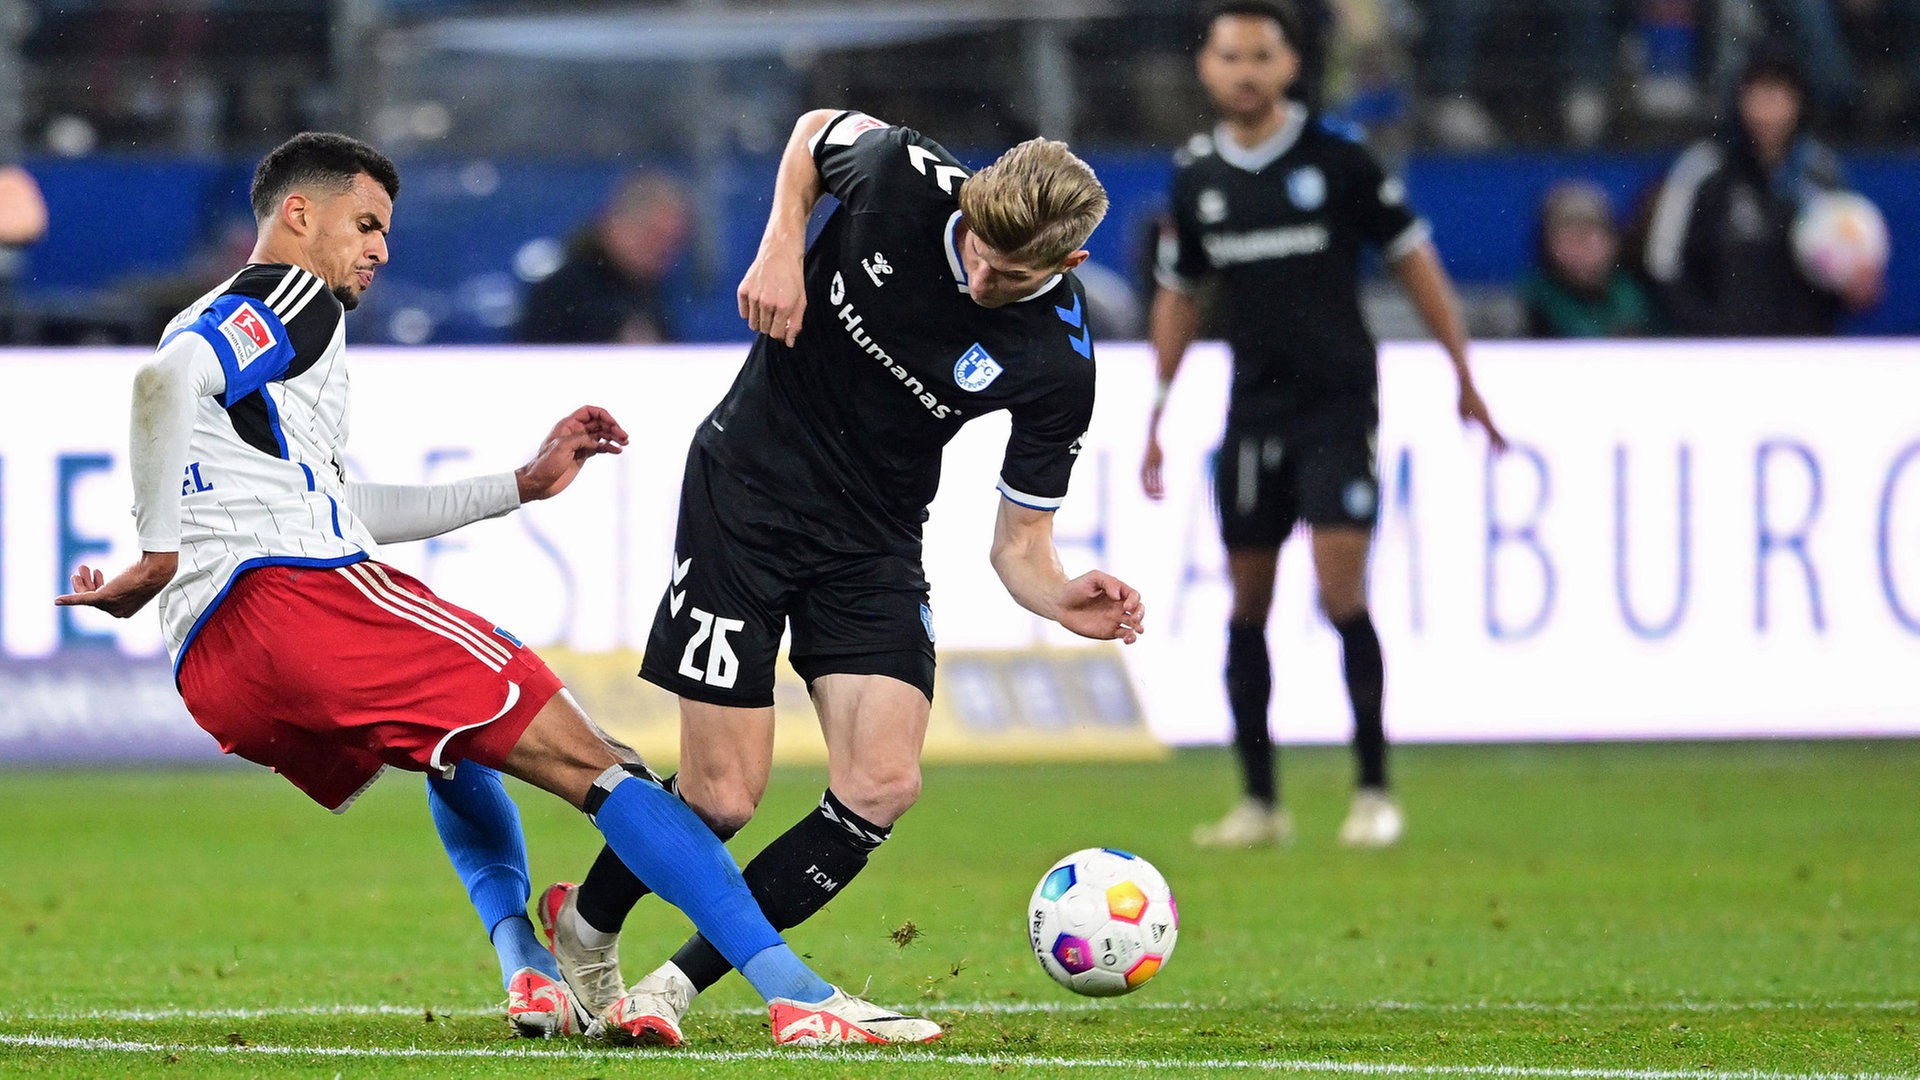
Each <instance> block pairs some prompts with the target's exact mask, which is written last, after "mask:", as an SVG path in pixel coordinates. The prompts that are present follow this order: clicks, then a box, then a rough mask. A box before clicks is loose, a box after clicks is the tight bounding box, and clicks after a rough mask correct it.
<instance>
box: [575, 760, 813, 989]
mask: <svg viewBox="0 0 1920 1080" xmlns="http://www.w3.org/2000/svg"><path fill="white" fill-rule="evenodd" d="M587 812H588V816H589V817H591V818H592V820H593V823H594V825H595V826H597V827H598V828H599V829H600V832H601V834H602V835H604V836H605V837H606V838H607V844H608V845H609V846H610V847H612V848H613V852H614V854H616V855H618V856H620V861H621V862H624V863H626V864H627V868H628V869H629V870H632V871H633V874H634V876H635V877H637V878H639V879H640V880H641V881H643V882H645V883H646V885H647V887H648V888H650V889H652V890H653V891H654V892H656V893H659V894H660V898H661V899H662V900H665V901H666V902H667V903H669V904H672V905H673V906H674V907H677V908H679V909H680V910H681V911H683V912H685V913H686V915H687V918H689V919H692V920H693V925H694V926H695V927H696V928H697V929H698V930H699V931H700V933H701V936H703V937H705V938H706V939H707V940H708V941H710V942H712V943H713V947H714V948H716V949H718V950H720V955H721V956H724V957H726V958H727V962H728V963H730V964H732V965H733V966H734V967H736V968H738V969H739V971H740V974H742V975H744V976H746V979H747V981H748V982H749V983H752V984H753V988H754V989H755V990H756V991H758V992H759V994H760V996H761V997H762V998H765V999H769V1000H771V999H773V998H777V997H784V998H792V999H794V1000H796V1001H806V1002H815V1001H824V1000H825V999H827V998H828V997H831V996H832V995H833V988H832V987H831V986H828V985H827V983H826V982H825V981H824V980H823V979H821V978H820V977H819V976H818V975H815V974H814V973H813V971H812V970H811V969H809V968H808V967H807V966H806V964H804V963H802V962H801V960H800V958H799V957H798V956H796V955H795V954H794V952H793V950H792V949H790V948H788V947H787V944H786V942H784V941H782V940H781V939H780V934H779V932H778V931H776V930H774V928H773V926H772V924H770V923H768V922H767V917H766V916H765V915H764V914H762V913H761V911H760V905H759V904H758V903H757V902H756V901H755V900H754V899H753V893H751V892H749V891H748V890H747V882H746V879H744V878H742V877H741V876H740V867H739V865H738V864H736V863H735V862H734V861H733V856H732V855H731V854H729V853H728V852H727V849H726V847H725V845H723V844H721V843H720V841H719V839H717V838H716V837H715V836H714V835H713V830H711V829H709V828H707V826H706V823H705V822H703V821H701V820H700V819H699V818H698V817H695V816H694V813H693V811H692V810H689V809H688V808H687V804H686V803H683V802H681V801H680V800H679V799H678V798H675V797H674V796H673V795H670V794H668V793H667V791H666V789H664V788H662V787H660V786H659V785H658V784H654V783H652V782H650V781H647V780H645V779H642V778H639V777H636V776H634V775H632V774H631V773H627V772H625V771H622V770H619V769H609V770H607V773H606V775H604V776H602V777H601V778H600V779H599V780H597V781H595V782H594V790H593V791H592V792H590V793H589V794H588V796H587Z"/></svg>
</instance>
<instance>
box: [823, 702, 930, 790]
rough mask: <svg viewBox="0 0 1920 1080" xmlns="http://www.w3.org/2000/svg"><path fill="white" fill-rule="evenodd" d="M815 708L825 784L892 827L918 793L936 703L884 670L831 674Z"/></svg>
mask: <svg viewBox="0 0 1920 1080" xmlns="http://www.w3.org/2000/svg"><path fill="white" fill-rule="evenodd" d="M813 707H814V709H815V710H816V711H817V712H818V713H819V714H820V732H821V734H822V735H824V736H826V740H827V786H828V788H829V789H830V790H832V792H833V793H834V795H836V796H838V797H839V799H840V801H841V802H842V803H845V804H846V806H847V808H848V809H850V810H852V811H853V812H854V813H856V814H858V815H860V816H861V817H863V818H865V819H866V820H868V821H870V822H873V823H874V824H875V825H882V826H889V827H890V826H892V825H893V823H894V822H896V821H899V820H900V818H901V816H902V815H904V814H905V813H906V812H907V811H908V810H909V809H911V808H912V807H913V804H914V803H916V802H918V801H919V800H920V752H921V749H922V748H923V747H924V746H925V745H926V741H927V720H928V717H929V715H930V714H931V713H932V711H933V704H932V702H930V701H928V700H927V696H926V695H925V694H922V693H921V692H920V690H919V689H918V688H917V687H914V686H911V685H909V684H907V683H904V682H901V681H900V680H899V679H894V678H889V677H888V676H885V675H826V676H822V677H821V678H819V679H815V680H814V683H813Z"/></svg>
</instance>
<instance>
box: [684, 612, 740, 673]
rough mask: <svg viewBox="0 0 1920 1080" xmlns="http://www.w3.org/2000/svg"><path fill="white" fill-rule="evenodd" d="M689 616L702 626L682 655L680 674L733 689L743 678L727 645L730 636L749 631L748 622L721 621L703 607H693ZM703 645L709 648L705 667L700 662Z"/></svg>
mask: <svg viewBox="0 0 1920 1080" xmlns="http://www.w3.org/2000/svg"><path fill="white" fill-rule="evenodd" d="M687 614H688V615H690V616H692V617H693V620H694V621H695V622H697V623H699V624H700V629H698V630H695V631H694V632H693V640H691V641H689V642H687V651H686V652H684V653H682V654H681V655H680V674H682V675H685V676H686V677H687V678H689V679H695V680H698V681H700V682H703V683H706V684H707V685H708V686H719V687H725V688H731V687H732V686H733V681H734V680H735V679H737V678H739V676H740V662H739V660H738V658H736V657H735V656H734V655H733V646H732V645H730V644H728V643H727V635H728V634H731V633H733V632H734V631H736V630H744V629H746V626H747V624H746V622H745V621H744V620H742V619H723V618H718V617H716V616H714V615H713V614H712V613H711V612H706V611H701V610H700V609H699V608H689V609H688V611H687ZM702 645H706V646H707V663H706V667H704V668H702V667H701V666H700V661H699V659H698V656H699V653H700V646H702Z"/></svg>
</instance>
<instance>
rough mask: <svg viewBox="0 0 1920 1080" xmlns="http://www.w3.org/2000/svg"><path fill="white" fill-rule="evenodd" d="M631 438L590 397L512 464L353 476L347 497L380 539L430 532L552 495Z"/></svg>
mask: <svg viewBox="0 0 1920 1080" xmlns="http://www.w3.org/2000/svg"><path fill="white" fill-rule="evenodd" d="M626 442H627V433H626V430H625V429H623V428H622V427H621V426H620V424H619V422H618V421H616V420H614V418H613V416H612V415H611V414H610V413H608V412H607V411H606V410H605V409H601V408H597V407H595V406H592V405H585V406H582V407H580V408H578V409H575V410H574V411H573V413H572V414H570V415H568V416H567V417H566V418H565V419H563V420H561V421H560V422H559V423H558V424H556V425H554V428H553V430H552V431H550V432H548V433H547V437H546V439H545V440H543V441H542V442H541V444H540V449H539V450H538V452H536V453H535V454H534V456H533V460H532V461H529V462H528V463H527V464H525V465H522V466H521V467H520V468H518V469H515V470H514V471H513V472H510V473H494V474H493V475H490V476H473V477H468V478H466V479H464V480H455V481H453V482H452V483H442V484H371V483H367V482H365V481H361V480H355V481H350V482H349V483H348V484H347V485H346V503H347V506H348V508H349V509H351V510H352V511H353V516H354V517H356V518H359V519H360V524H362V525H364V526H366V528H367V531H368V532H370V533H372V534H373V538H374V539H375V540H377V541H379V542H380V543H382V544H397V543H403V542H405V541H408V540H424V539H426V538H427V537H429V536H440V535H442V534H444V533H449V532H452V531H453V530H455V529H459V528H464V527H465V526H468V525H471V524H473V523H474V522H476V521H485V520H487V519H488V518H496V517H500V516H501V515H503V514H511V513H513V512H514V511H515V510H518V509H519V508H520V505H521V504H522V503H527V502H532V501H533V500H535V499H546V498H551V497H553V496H554V495H557V494H559V493H560V492H561V491H562V490H564V489H565V488H566V487H567V485H568V484H570V483H572V482H573V478H574V476H575V475H577V474H578V473H579V471H580V466H581V465H582V464H583V463H584V462H585V461H586V459H587V458H590V457H593V456H594V455H595V454H617V453H619V452H620V449H621V447H623V446H625V445H626Z"/></svg>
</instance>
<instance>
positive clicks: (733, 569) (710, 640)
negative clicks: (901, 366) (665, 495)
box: [640, 446, 933, 708]
mask: <svg viewBox="0 0 1920 1080" xmlns="http://www.w3.org/2000/svg"><path fill="white" fill-rule="evenodd" d="M673 550H674V556H673V572H672V576H671V578H670V580H669V581H668V583H667V591H666V595H665V596H663V597H661V599H660V608H659V610H658V612H656V613H655V615H654V618H653V631H652V633H651V634H649V635H648V637H647V653H646V659H645V660H644V661H643V662H642V664H641V667H640V677H641V678H643V679H646V680H647V681H648V682H651V683H654V684H656V685H658V686H661V687H664V688H666V689H668V690H671V691H673V692H674V693H675V694H678V695H680V696H681V697H686V698H691V699H693V700H695V701H702V702H706V703H708V704H711V705H731V706H739V707H744V708H762V707H766V706H770V705H772V704H773V678H774V663H775V661H776V660H777V659H778V657H779V653H780V634H781V631H782V630H783V629H785V628H786V627H787V626H788V625H789V624H791V626H792V630H793V640H792V643H791V645H790V647H789V648H788V654H787V655H788V662H789V663H791V664H792V665H793V669H794V670H795V671H796V672H798V673H799V674H800V677H801V678H803V679H805V680H806V681H807V685H808V686H809V687H811V686H812V685H813V681H814V680H815V679H817V678H819V677H820V676H822V675H888V676H892V677H893V678H896V679H899V680H900V681H902V682H905V683H907V684H909V685H911V686H914V687H915V688H917V689H918V690H919V691H920V692H921V693H923V694H925V695H926V696H927V699H928V700H929V701H931V700H932V699H933V611H932V608H931V607H929V605H928V603H927V579H926V575H925V573H923V572H922V570H921V567H920V560H919V559H918V558H917V557H915V556H907V555H901V554H899V553H897V552H888V551H886V550H884V548H883V547H882V546H881V545H878V544H876V545H872V546H871V547H863V546H862V545H860V544H857V543H854V542H852V541H851V540H850V539H849V538H848V537H847V536H846V535H845V534H844V532H839V531H837V530H833V529H831V528H823V527H822V525H821V523H820V522H819V521H817V520H814V519H809V518H808V517H806V516H805V515H804V514H800V513H798V512H796V511H795V510H794V509H793V508H791V507H790V506H788V505H787V504H786V503H784V502H782V501H778V500H775V499H773V498H770V497H769V496H768V494H767V492H766V490H765V489H764V488H762V487H761V486H759V485H757V484H756V483H754V481H752V480H751V479H749V478H747V477H743V476H739V475H736V474H734V473H732V472H729V471H727V470H726V469H724V468H722V467H720V466H719V465H718V464H716V463H715V462H714V461H713V460H712V458H711V457H710V456H709V455H708V453H707V452H706V451H705V450H703V449H701V448H700V447H699V446H694V447H692V448H690V449H689V450H688V451H687V471H686V478H685V480H684V482H683V484H682V486H681V489H680V523H679V526H678V529H677V531H676V533H675V535H674V541H673Z"/></svg>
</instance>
